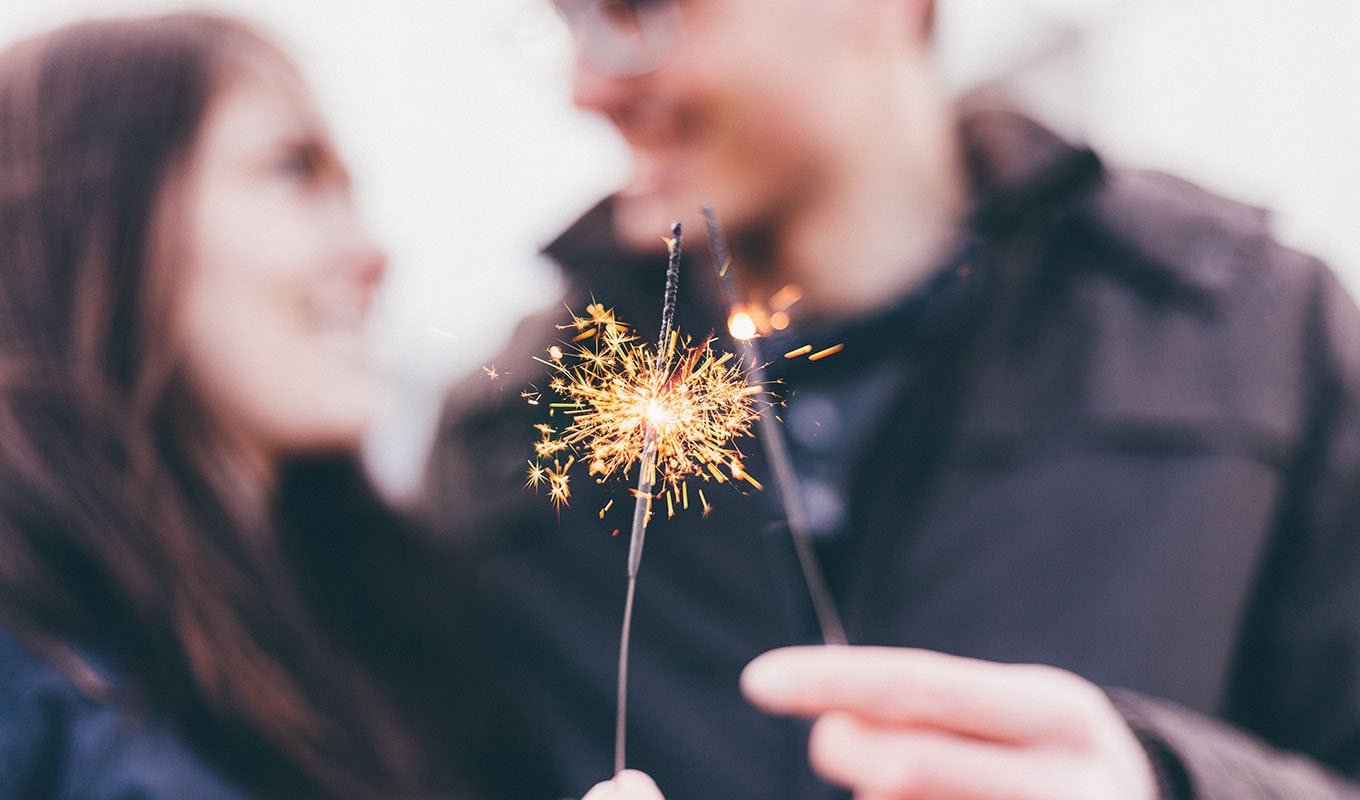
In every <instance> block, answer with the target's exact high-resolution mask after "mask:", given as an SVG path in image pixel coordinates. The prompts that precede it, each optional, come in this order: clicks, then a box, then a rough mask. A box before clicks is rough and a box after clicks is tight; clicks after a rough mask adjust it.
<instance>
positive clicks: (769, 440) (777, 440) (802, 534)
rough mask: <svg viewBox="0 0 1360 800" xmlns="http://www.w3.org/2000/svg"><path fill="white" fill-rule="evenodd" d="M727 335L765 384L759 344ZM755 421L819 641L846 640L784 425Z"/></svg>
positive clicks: (722, 243)
mask: <svg viewBox="0 0 1360 800" xmlns="http://www.w3.org/2000/svg"><path fill="white" fill-rule="evenodd" d="M703 214H704V224H705V225H706V226H707V227H708V242H709V247H710V248H711V249H712V251H713V260H714V263H715V266H716V268H717V271H718V281H719V283H721V284H722V289H723V295H724V296H725V298H726V300H727V306H728V308H729V310H734V309H736V308H738V307H740V304H741V300H740V298H739V297H737V291H736V287H735V286H734V282H733V280H732V276H731V274H730V272H729V270H728V267H729V266H730V264H729V254H728V251H727V240H726V238H725V237H724V236H723V233H722V228H721V227H719V225H718V219H717V217H716V215H714V213H713V209H712V208H711V207H709V206H707V205H705V206H704V207H703ZM732 338H733V339H735V340H736V342H737V346H738V347H739V348H741V357H742V360H743V361H744V362H746V364H747V365H748V366H749V368H750V371H749V372H748V373H747V376H748V379H749V380H750V381H751V382H752V383H753V384H755V385H758V386H764V385H765V361H764V359H763V358H762V357H761V353H760V346H759V345H758V344H757V343H756V341H755V339H754V338H752V337H738V336H733V337H732ZM756 426H757V428H758V430H759V432H760V435H759V437H757V438H759V439H760V443H761V445H762V447H763V448H764V450H765V459H766V460H767V461H768V462H769V463H770V469H771V471H772V472H773V473H774V480H775V483H776V484H777V485H778V487H779V499H780V503H781V504H782V505H783V507H784V518H785V520H786V521H787V522H788V525H789V536H790V538H792V539H793V548H794V550H795V551H796V552H797V554H798V565H799V566H800V567H801V568H802V570H803V581H804V582H805V583H806V584H807V589H808V595H809V596H810V597H811V599H812V608H813V611H814V613H815V614H816V615H817V625H818V627H819V628H820V629H821V632H822V641H823V642H825V643H826V644H847V643H848V641H849V640H848V639H847V638H846V636H845V625H844V624H843V623H842V622H841V616H840V612H839V611H838V610H837V609H836V601H835V599H834V598H833V597H832V596H831V589H830V587H829V586H828V585H827V582H826V576H825V575H824V574H823V573H822V568H821V564H820V563H819V562H818V560H817V554H816V552H815V551H814V550H813V548H812V536H811V534H809V533H808V524H807V515H806V514H805V512H804V510H803V503H802V500H801V498H802V495H801V494H800V493H799V488H798V475H797V473H795V472H794V470H793V460H792V459H791V458H790V457H789V450H788V445H787V443H786V442H785V441H784V431H783V429H782V428H780V426H779V421H778V420H776V419H775V418H774V409H773V408H766V409H764V410H763V411H762V412H761V414H760V416H759V417H758V418H757V419H756Z"/></svg>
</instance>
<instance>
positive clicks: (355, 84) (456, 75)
mask: <svg viewBox="0 0 1360 800" xmlns="http://www.w3.org/2000/svg"><path fill="white" fill-rule="evenodd" d="M793 1H794V0H790V2H793ZM939 3H940V11H941V29H940V55H941V58H942V61H943V63H944V65H945V68H946V74H947V76H948V78H949V82H950V86H951V88H952V89H953V90H955V91H962V90H964V89H966V88H968V87H970V86H973V85H976V84H977V83H979V82H982V81H985V80H990V79H995V78H996V77H997V76H1005V77H1006V80H1007V81H1008V82H1009V83H1011V84H1012V85H1013V86H1014V87H1015V89H1016V91H1018V92H1020V94H1021V96H1022V97H1024V98H1025V99H1026V102H1028V103H1029V104H1031V106H1032V107H1033V108H1034V109H1036V110H1037V111H1038V112H1039V113H1040V114H1041V116H1043V117H1045V118H1047V119H1048V120H1049V121H1050V122H1051V123H1052V124H1054V125H1056V126H1057V127H1059V128H1060V129H1062V130H1064V131H1066V132H1068V133H1069V134H1071V135H1074V136H1077V137H1080V138H1084V139H1086V140H1089V141H1091V142H1093V143H1094V144H1095V145H1097V147H1098V148H1100V149H1101V150H1102V151H1103V152H1104V153H1105V154H1106V155H1107V157H1109V158H1111V159H1112V160H1115V161H1119V162H1123V163H1128V164H1134V165H1139V166H1152V167H1158V168H1164V169H1168V170H1171V171H1174V172H1178V173H1180V174H1182V175H1184V176H1186V177H1189V178H1191V179H1193V180H1196V181H1199V182H1201V183H1203V184H1205V185H1207V186H1209V187H1210V188H1213V189H1216V190H1218V191H1221V192H1224V193H1227V194H1230V195H1234V196H1236V197H1239V198H1241V199H1244V200H1246V201H1248V202H1252V203H1255V204H1258V205H1262V206H1266V207H1270V208H1272V209H1273V210H1274V211H1275V212H1276V215H1277V221H1278V229H1279V232H1280V234H1281V236H1282V237H1283V238H1284V239H1285V240H1286V241H1289V242H1291V243H1293V244H1296V245H1298V246H1300V247H1303V248H1305V249H1308V250H1311V251H1313V252H1315V253H1318V254H1319V255H1322V256H1324V257H1326V258H1327V259H1329V260H1330V261H1331V262H1332V263H1333V264H1334V265H1336V267H1337V269H1338V271H1340V272H1341V273H1342V275H1343V277H1345V278H1346V279H1347V280H1348V281H1349V282H1350V285H1351V286H1352V287H1360V156H1357V155H1356V147H1357V145H1358V144H1360V56H1358V55H1356V52H1357V45H1360V2H1356V0H1298V2H1295V3H1283V2H1279V0H939ZM200 5H201V4H200ZM212 6H213V7H215V8H219V9H224V10H228V11H233V12H236V13H240V14H244V15H246V16H249V17H251V18H254V19H256V20H258V21H260V22H262V23H263V24H264V25H265V26H266V27H267V28H268V29H270V30H272V31H273V32H274V33H275V34H276V36H277V38H279V39H280V40H281V42H282V43H283V44H284V46H285V47H286V48H288V49H289V50H290V51H291V52H292V53H293V54H294V55H295V56H296V58H297V60H298V61H299V63H300V64H301V65H302V67H303V69H304V71H305V72H306V73H307V75H308V77H309V79H310V80H311V82H312V84H313V86H314V87H315V89H316V91H317V94H318V96H319V97H320V100H321V103H322V105H323V108H324V109H325V110H326V112H327V114H328V116H329V119H330V121H331V123H332V126H333V128H334V131H335V134H336V137H337V139H338V141H339V143H340V147H341V149H342V151H343V152H344V153H345V154H346V155H347V156H348V158H349V160H350V162H351V166H352V167H353V169H354V172H355V174H356V176H357V179H358V184H359V196H360V201H361V203H362V205H363V206H364V209H365V211H366V214H367V217H368V219H369V221H370V222H371V224H372V225H373V227H374V229H375V231H376V233H377V234H378V236H379V237H380V238H381V239H382V240H383V241H384V242H385V243H386V244H387V245H388V247H389V249H390V251H391V253H392V256H393V259H392V271H391V280H390V282H389V286H388V290H387V293H386V297H385V301H384V310H383V315H382V319H381V321H380V322H381V324H380V329H379V343H380V347H381V350H382V352H383V354H384V357H385V359H386V361H387V362H388V363H389V364H391V366H392V370H393V374H394V377H395V379H396V381H397V385H398V386H399V387H400V391H399V392H398V394H397V397H398V400H399V402H398V403H396V404H395V405H394V411H393V414H392V415H390V418H389V419H388V420H387V421H386V423H385V424H384V425H382V426H380V427H379V429H378V431H377V432H376V434H375V437H374V441H373V446H372V447H371V448H370V454H371V456H372V461H373V463H374V466H375V468H376V471H377V473H378V474H379V476H380V477H381V478H382V480H383V481H384V482H385V484H386V485H387V486H388V487H389V488H391V489H392V490H393V491H394V492H397V493H400V492H403V491H405V490H408V489H409V488H410V487H411V486H412V485H413V483H414V481H415V479H416V475H417V474H418V469H419V465H420V462H421V459H422V457H423V450H424V447H425V442H426V438H427V435H428V432H429V426H430V422H431V420H432V415H433V413H434V408H435V405H436V402H437V398H438V396H439V394H440V392H441V391H442V388H443V387H444V386H445V385H447V383H448V382H449V381H451V380H453V379H454V378H455V377H457V376H460V375H462V374H465V373H467V372H469V371H473V370H477V369H478V368H479V367H480V365H482V364H484V363H486V362H487V360H488V359H490V358H491V357H492V355H493V354H494V352H495V350H496V349H497V347H498V346H499V345H500V343H501V342H502V340H503V338H504V337H505V336H506V335H508V332H509V326H510V325H512V324H513V322H514V320H515V319H516V318H517V317H519V316H520V315H521V314H522V313H524V312H525V311H527V310H529V309H531V308H534V307H537V306H540V305H543V304H545V303H547V302H551V300H552V299H553V297H554V295H555V285H556V284H555V279H554V278H553V276H552V273H551V271H550V270H549V269H548V268H546V266H544V265H543V264H542V263H540V262H539V261H538V258H537V255H536V253H537V250H538V248H539V247H540V246H542V245H543V244H544V243H545V242H546V241H547V240H548V239H550V238H551V237H552V235H553V234H554V233H555V232H556V231H557V230H558V229H559V228H561V227H562V226H563V225H564V224H566V223H567V222H569V221H570V220H571V219H572V218H573V217H574V216H575V215H576V214H577V213H579V212H580V211H582V210H584V208H586V207H587V206H588V205H589V204H590V203H591V202H592V201H593V200H594V199H595V198H596V197H598V196H599V195H602V194H603V193H605V192H607V191H608V190H609V189H610V187H612V186H614V185H615V184H616V183H617V182H619V181H620V180H621V179H622V177H623V175H624V171H625V160H624V152H623V149H622V147H621V146H620V145H619V143H618V141H617V140H616V139H615V138H614V137H613V136H612V135H611V134H610V132H609V131H608V129H607V128H606V127H605V126H604V125H603V124H602V123H600V122H598V121H596V120H593V119H590V118H587V117H585V116H583V115H581V114H579V113H577V112H575V111H573V110H572V109H571V108H570V106H569V103H568V101H567V63H568V61H567V59H568V55H569V52H568V46H567V44H568V43H567V41H566V38H565V33H564V31H563V30H562V29H561V26H560V24H559V23H558V22H557V20H556V17H555V15H554V14H553V13H552V11H551V9H550V7H549V5H548V0H389V2H383V3H378V2H359V0H219V2H216V3H214V4H212ZM182 7H184V4H182V3H167V2H164V1H163V0H0V44H3V43H5V42H8V41H10V40H12V39H14V38H16V37H18V36H21V35H24V34H26V33H30V32H32V31H35V30H38V29H41V28H43V27H47V26H50V25H52V24H56V23H59V22H63V21H66V20H69V19H72V18H75V17H78V16H82V15H88V14H101V15H106V14H113V13H123V12H128V11H132V12H142V11H148V10H163V9H171V8H182ZM1356 346H1357V347H1360V342H1357V343H1356ZM511 378H513V376H511Z"/></svg>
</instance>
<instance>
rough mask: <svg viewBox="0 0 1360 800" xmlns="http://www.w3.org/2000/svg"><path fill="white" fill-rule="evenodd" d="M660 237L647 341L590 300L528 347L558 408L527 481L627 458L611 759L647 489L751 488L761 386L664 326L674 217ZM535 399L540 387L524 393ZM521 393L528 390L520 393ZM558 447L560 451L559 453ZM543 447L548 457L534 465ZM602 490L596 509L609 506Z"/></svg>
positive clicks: (558, 487)
mask: <svg viewBox="0 0 1360 800" xmlns="http://www.w3.org/2000/svg"><path fill="white" fill-rule="evenodd" d="M671 234H672V236H671V238H669V239H667V240H666V246H667V251H668V263H667V269H666V291H665V298H664V302H663V307H662V316H661V334H660V337H659V338H658V341H657V346H656V349H655V350H654V351H652V350H649V349H648V348H647V346H646V345H645V344H643V343H641V342H639V341H638V338H637V336H636V335H635V334H634V333H633V332H632V330H631V329H630V328H629V327H628V326H627V325H625V324H624V323H622V322H620V321H619V320H618V319H616V318H615V316H614V312H613V311H612V310H610V309H606V308H605V307H604V306H603V305H602V304H600V303H592V304H590V305H589V306H587V308H586V315H585V316H573V319H572V322H571V323H570V324H568V325H565V326H563V328H567V329H574V330H575V331H576V333H575V335H574V336H573V337H572V338H571V341H570V342H569V343H566V342H564V343H563V345H554V346H553V347H551V348H549V349H548V352H547V358H539V359H538V360H539V361H540V362H542V363H543V364H545V365H547V366H549V367H550V368H551V369H552V370H553V375H552V377H551V378H550V380H549V383H548V390H549V392H550V393H551V394H552V395H556V396H557V397H558V398H560V400H558V401H556V402H550V403H549V404H548V407H549V409H550V414H552V415H553V416H556V415H558V414H561V416H562V417H563V418H564V419H565V420H566V422H565V424H563V425H561V426H557V427H555V426H553V425H550V424H546V423H545V424H540V425H538V426H536V428H537V430H538V432H539V434H540V439H539V440H538V441H537V442H536V443H535V445H534V454H535V457H536V458H537V459H538V460H536V461H530V462H529V470H528V478H527V481H526V486H529V487H546V489H547V491H548V496H549V499H550V500H551V501H552V502H553V504H554V505H556V506H557V507H558V508H559V509H560V508H561V506H563V505H566V504H567V502H568V500H569V499H570V497H571V491H570V485H569V475H568V471H569V470H570V469H571V467H572V465H573V464H575V463H577V461H578V460H579V461H580V462H582V463H586V464H588V465H589V474H590V475H591V476H592V477H595V478H596V480H598V481H600V482H603V481H605V480H607V479H609V478H611V477H615V476H618V477H620V478H626V476H627V474H628V473H629V472H630V471H631V470H632V468H633V466H634V465H637V467H638V478H637V488H636V489H635V490H634V495H635V502H634V506H633V528H632V537H631V541H630V543H629V551H628V592H627V596H626V598H625V600H624V614H623V628H622V632H621V634H620V637H619V680H618V716H617V720H616V728H615V750H614V769H615V772H616V773H617V772H621V771H622V770H623V769H624V766H625V756H624V749H625V748H624V739H625V735H624V734H625V730H626V722H627V703H628V692H627V687H628V647H629V637H630V633H631V630H632V617H633V596H634V593H635V591H636V586H637V574H638V567H639V566H640V564H641V561H642V547H643V542H644V539H645V535H646V529H647V522H648V520H649V519H651V514H652V501H653V499H664V501H665V503H666V509H667V513H668V514H672V515H673V514H674V513H676V508H677V506H678V507H679V508H680V509H685V508H688V507H689V502H690V493H689V488H688V483H687V482H688V480H690V479H697V480H700V481H710V480H712V481H716V482H718V483H726V482H733V483H735V482H737V481H744V482H745V483H747V484H749V485H751V486H753V487H755V488H757V489H759V488H761V485H760V482H759V481H757V480H756V479H755V478H754V477H752V476H751V475H750V474H749V473H747V472H746V469H745V466H744V465H743V463H742V454H741V451H740V450H739V449H738V448H737V446H736V445H735V444H734V440H736V439H738V438H741V437H743V436H749V435H751V431H752V427H753V425H754V423H755V422H756V420H757V419H758V418H759V417H760V411H759V409H758V408H757V402H758V399H759V396H760V395H761V394H762V393H763V392H764V390H763V388H762V386H761V383H760V382H759V381H752V380H750V378H749V376H747V375H746V374H745V372H744V371H743V369H742V364H741V361H740V360H739V359H736V358H734V357H733V355H732V354H731V353H720V352H716V351H715V350H714V349H713V348H712V343H713V337H712V336H711V335H710V336H709V337H707V338H706V339H704V340H703V341H702V342H701V343H699V344H697V345H695V344H692V343H691V341H690V340H689V339H687V338H686V337H683V336H682V335H681V334H680V333H679V332H678V331H676V330H675V327H674V321H675V299H676V290H677V288H678V284H679V272H680V248H681V232H680V223H678V222H677V223H675V225H674V226H672V229H671ZM531 396H532V398H533V400H531V402H534V403H537V402H538V400H539V397H540V395H539V393H538V392H537V390H535V391H534V392H533V393H532V395H531ZM526 399H527V397H526ZM564 458H565V459H566V460H565V462H564V461H563V460H562V459H564ZM550 459H551V466H544V464H545V462H547V461H548V460H550ZM696 494H697V495H698V502H699V503H700V504H701V507H702V511H703V513H704V514H705V515H707V513H708V511H709V508H710V506H709V502H708V498H707V497H705V496H704V493H703V491H702V489H700V490H699V491H697V492H696ZM612 503H613V501H612V500H611V501H610V502H609V504H607V505H606V506H605V507H604V508H602V509H601V510H600V516H601V518H603V516H604V513H605V512H606V511H608V510H609V507H610V505H612Z"/></svg>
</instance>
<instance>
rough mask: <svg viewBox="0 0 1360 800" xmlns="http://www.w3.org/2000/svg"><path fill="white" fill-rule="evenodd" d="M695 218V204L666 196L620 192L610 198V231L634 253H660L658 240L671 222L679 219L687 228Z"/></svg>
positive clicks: (666, 234)
mask: <svg viewBox="0 0 1360 800" xmlns="http://www.w3.org/2000/svg"><path fill="white" fill-rule="evenodd" d="M690 206H694V207H693V208H690ZM698 219H699V208H698V206H697V205H696V204H694V203H688V202H685V201H682V200H677V199H675V198H672V197H668V196H659V195H647V196H641V195H634V194H629V193H627V192H621V193H620V194H619V195H617V196H616V197H615V199H614V233H615V235H616V236H618V238H619V243H620V244H622V245H623V246H624V247H625V248H627V249H628V250H633V251H636V252H664V251H665V249H666V246H665V244H664V242H663V241H662V239H663V237H666V236H669V235H670V230H671V224H672V223H674V222H675V221H676V220H680V221H681V222H682V223H683V224H684V225H685V226H686V228H688V227H689V226H690V225H692V224H693V221H694V220H698Z"/></svg>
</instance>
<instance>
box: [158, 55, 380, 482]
mask: <svg viewBox="0 0 1360 800" xmlns="http://www.w3.org/2000/svg"><path fill="white" fill-rule="evenodd" d="M257 73H258V74H257ZM257 73H252V74H251V76H250V77H248V78H246V79H244V80H240V81H237V82H235V83H234V84H233V85H231V86H229V87H228V88H226V89H225V90H224V91H223V92H222V93H220V95H219V96H218V97H217V98H216V100H215V101H214V102H213V104H212V106H211V107H210V108H209V111H208V116H207V117H206V119H205V121H204V124H203V128H202V130H201V132H200V134H199V138H198V141H197V143H196V146H195V149H194V151H193V153H192V156H191V160H190V163H189V165H188V169H187V176H186V177H187V180H186V184H185V197H186V199H187V203H186V205H185V207H186V210H187V213H186V214H185V215H184V219H185V220H186V222H187V226H186V230H185V231H184V233H185V234H186V238H184V239H182V240H181V241H182V242H183V243H185V244H186V245H187V259H186V261H187V263H183V264H181V265H176V266H175V269H178V270H182V274H181V275H179V276H178V278H177V279H178V281H179V282H180V285H181V287H182V288H181V289H180V298H181V306H180V314H179V316H178V326H179V333H180V335H181V336H182V340H183V344H184V347H185V365H186V369H187V374H188V378H189V381H190V385H191V386H192V388H193V390H194V391H195V392H196V393H197V394H198V395H199V396H200V397H202V398H203V400H204V402H205V403H206V405H207V406H208V408H209V409H210V413H211V414H213V416H214V417H215V419H216V422H217V423H218V424H219V425H221V426H222V427H223V428H224V430H225V431H226V432H227V434H228V436H229V437H230V438H232V439H233V440H234V441H236V442H237V443H239V444H241V445H242V446H244V447H245V448H246V449H247V451H248V452H249V453H250V455H251V456H252V457H255V458H261V459H264V460H265V463H266V464H273V463H276V462H277V461H278V459H279V458H281V457H283V456H287V455H290V454H300V453H307V452H316V451H325V450H336V449H350V448H353V447H355V446H357V444H358V442H359V439H360V437H361V435H362V432H363V430H364V428H365V426H366V424H367V422H368V421H369V419H370V417H371V415H372V412H373V411H374V409H375V407H376V402H377V399H378V390H379V388H380V385H379V380H378V376H377V373H376V371H375V369H374V367H373V365H372V364H371V363H370V361H369V357H368V352H367V338H368V337H367V320H368V316H369V310H370V307H371V305H372V301H373V297H374V293H375V291H376V290H377V288H378V285H379V283H380V281H381V279H382V276H383V272H384V269H385V265H386V256H385V254H384V253H383V251H382V250H381V249H380V248H379V247H378V246H377V245H376V244H375V243H374V242H373V240H372V239H371V238H370V236H369V234H368V232H367V231H366V229H365V228H364V226H363V225H362V224H361V222H360V220H359V219H358V216H357V214H356V211H355V207H354V204H353V201H352V199H351V195H350V182H349V176H348V173H347V172H346V170H345V167H344V165H343V164H342V163H341V162H340V161H339V159H338V157H337V155H336V153H335V151H334V148H333V146H332V144H331V141H330V139H329V137H328V136H327V134H326V132H325V130H324V128H323V126H322V125H321V123H320V122H319V120H318V117H317V114H316V112H315V110H314V108H313V106H312V103H311V102H310V100H309V99H308V97H307V94H306V91H305V89H303V88H302V87H301V86H300V85H299V84H298V82H297V81H296V79H294V78H291V77H283V76H278V75H273V76H271V75H269V74H268V73H267V71H265V70H259V71H257ZM174 235H176V236H178V235H179V234H174Z"/></svg>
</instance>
